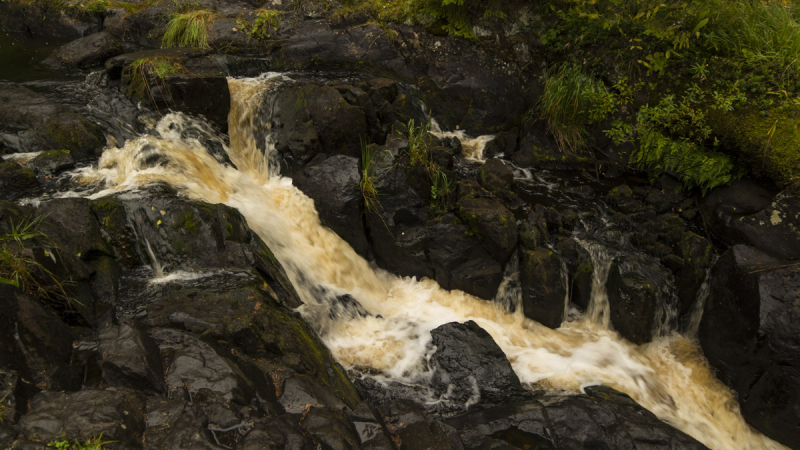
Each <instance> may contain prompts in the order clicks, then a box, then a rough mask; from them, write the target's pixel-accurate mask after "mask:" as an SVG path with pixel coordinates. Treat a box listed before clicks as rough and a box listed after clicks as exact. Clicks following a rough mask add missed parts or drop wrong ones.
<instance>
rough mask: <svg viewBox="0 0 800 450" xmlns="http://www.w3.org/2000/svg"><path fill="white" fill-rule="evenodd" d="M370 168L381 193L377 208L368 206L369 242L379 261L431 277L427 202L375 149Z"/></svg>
mask: <svg viewBox="0 0 800 450" xmlns="http://www.w3.org/2000/svg"><path fill="white" fill-rule="evenodd" d="M377 154H378V155H379V156H380V159H373V162H372V167H371V170H373V172H372V173H373V176H375V177H376V182H375V187H376V188H377V190H378V192H379V193H380V194H381V195H380V197H379V201H380V205H379V206H378V211H375V210H372V209H368V210H367V224H368V226H369V236H370V242H371V243H372V250H373V252H374V254H375V259H376V260H377V262H378V265H380V266H381V267H383V268H385V269H387V270H389V271H391V272H394V273H396V274H399V275H402V276H416V277H418V278H422V277H428V278H433V277H434V272H433V268H432V267H431V263H430V262H429V261H428V258H427V256H426V251H427V250H428V232H427V230H426V224H427V222H428V209H427V206H428V205H427V204H426V203H425V201H424V200H423V198H422V197H421V196H420V195H419V194H418V193H417V192H416V191H415V190H414V188H413V187H412V185H411V182H410V180H409V177H408V174H407V172H406V170H405V169H403V168H402V167H399V166H398V165H396V164H395V161H394V158H393V157H392V156H391V155H390V154H386V153H385V152H378V153H377Z"/></svg>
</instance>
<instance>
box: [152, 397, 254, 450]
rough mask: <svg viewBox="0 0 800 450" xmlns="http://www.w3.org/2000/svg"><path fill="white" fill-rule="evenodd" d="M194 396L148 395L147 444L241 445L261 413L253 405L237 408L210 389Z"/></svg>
mask: <svg viewBox="0 0 800 450" xmlns="http://www.w3.org/2000/svg"><path fill="white" fill-rule="evenodd" d="M192 400H193V401H186V400H184V399H180V398H172V399H163V398H158V397H150V398H148V399H147V409H146V415H145V426H146V429H145V432H144V437H143V443H144V447H145V448H200V449H214V450H217V449H222V448H234V447H235V448H239V447H237V446H236V445H237V444H238V443H239V442H241V441H242V440H243V437H244V436H245V435H246V434H247V433H248V432H249V431H250V430H252V429H253V426H254V419H256V418H257V417H258V416H259V414H258V413H255V411H253V409H252V408H249V407H243V408H237V407H235V406H232V405H230V404H227V403H225V401H224V400H223V399H221V398H219V397H216V396H214V395H213V394H209V393H208V392H202V393H200V394H199V395H197V396H195V397H193V399H192ZM223 446H224V447H223Z"/></svg>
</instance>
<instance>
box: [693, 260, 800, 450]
mask: <svg viewBox="0 0 800 450" xmlns="http://www.w3.org/2000/svg"><path fill="white" fill-rule="evenodd" d="M798 295H800V276H799V275H798V272H797V269H796V267H795V265H794V264H787V263H786V262H782V261H780V260H777V259H774V258H771V257H770V256H768V255H766V254H764V253H763V252H760V251H759V250H757V249H755V248H752V247H748V246H745V245H736V246H734V247H732V248H730V249H729V250H728V251H727V252H725V253H724V254H723V255H722V256H721V257H720V259H719V261H718V262H717V264H716V265H715V266H714V269H713V270H712V274H711V293H710V297H709V299H708V302H707V303H706V307H705V311H704V313H703V320H702V322H701V324H700V333H699V337H700V344H701V345H702V347H703V353H704V354H705V355H706V357H707V358H708V360H709V362H710V363H711V365H713V366H714V367H715V368H717V370H718V371H719V375H720V377H721V378H722V380H723V381H724V382H726V383H727V384H728V385H729V386H731V387H732V388H733V389H734V390H735V391H736V392H737V393H738V394H739V403H740V405H741V409H742V414H743V415H744V417H745V418H746V419H747V421H748V422H749V423H750V424H752V425H753V426H754V427H755V428H756V429H758V430H759V431H761V432H762V433H764V434H766V435H767V436H770V437H772V438H773V439H776V440H778V441H780V442H783V443H784V444H786V445H788V446H790V447H797V446H799V445H800V441H798V436H800V433H799V432H798V423H800V420H799V419H798V418H799V417H800V416H798V414H800V413H799V412H798V410H797V405H798V404H799V403H798V402H800V399H798V392H800V389H798V387H800V359H799V358H798V355H800V341H798V338H797V333H796V332H795V330H796V327H797V326H798V323H800V307H798V304H797V298H798Z"/></svg>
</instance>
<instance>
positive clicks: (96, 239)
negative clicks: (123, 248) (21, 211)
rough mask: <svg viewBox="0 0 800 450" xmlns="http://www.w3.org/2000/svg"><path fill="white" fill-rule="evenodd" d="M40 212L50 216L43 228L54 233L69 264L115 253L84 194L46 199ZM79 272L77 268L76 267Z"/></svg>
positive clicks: (51, 234) (46, 231)
mask: <svg viewBox="0 0 800 450" xmlns="http://www.w3.org/2000/svg"><path fill="white" fill-rule="evenodd" d="M37 213H38V214H40V215H42V216H44V217H46V219H45V220H44V221H43V223H42V226H41V228H42V231H43V232H44V233H45V234H47V235H48V236H51V237H52V239H53V240H54V241H55V242H56V243H57V245H58V248H59V250H60V255H59V256H60V257H61V258H63V259H64V260H65V261H67V262H68V264H70V265H73V264H77V260H81V261H87V260H89V259H92V258H95V257H98V256H100V255H106V256H110V255H112V251H111V248H110V247H109V246H108V245H107V244H106V241H105V239H103V234H102V232H101V229H100V224H99V223H98V221H97V218H96V217H95V215H94V214H93V213H92V210H91V208H90V207H89V201H88V200H86V199H83V198H58V199H53V200H49V201H47V202H44V203H42V205H41V206H40V207H39V209H38V210H37ZM72 272H76V270H72Z"/></svg>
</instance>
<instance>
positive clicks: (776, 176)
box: [706, 106, 800, 194]
mask: <svg viewBox="0 0 800 450" xmlns="http://www.w3.org/2000/svg"><path fill="white" fill-rule="evenodd" d="M706 118H707V120H708V123H709V125H711V127H712V129H713V131H714V134H715V135H717V136H719V137H720V140H721V141H722V142H723V145H724V148H725V150H726V152H728V153H732V154H734V155H736V156H738V157H739V158H740V159H741V161H742V162H743V163H744V165H746V166H747V167H749V168H750V170H751V171H753V173H754V174H755V175H758V176H762V177H767V178H769V179H771V180H772V181H773V182H775V184H776V185H778V186H779V187H781V188H791V189H792V190H793V191H794V192H795V194H796V193H797V192H800V130H798V125H800V106H784V107H782V108H774V109H772V110H769V111H765V112H759V111H757V110H755V109H747V110H744V111H732V112H722V111H714V110H710V111H707V115H706ZM773 127H774V128H773Z"/></svg>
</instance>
